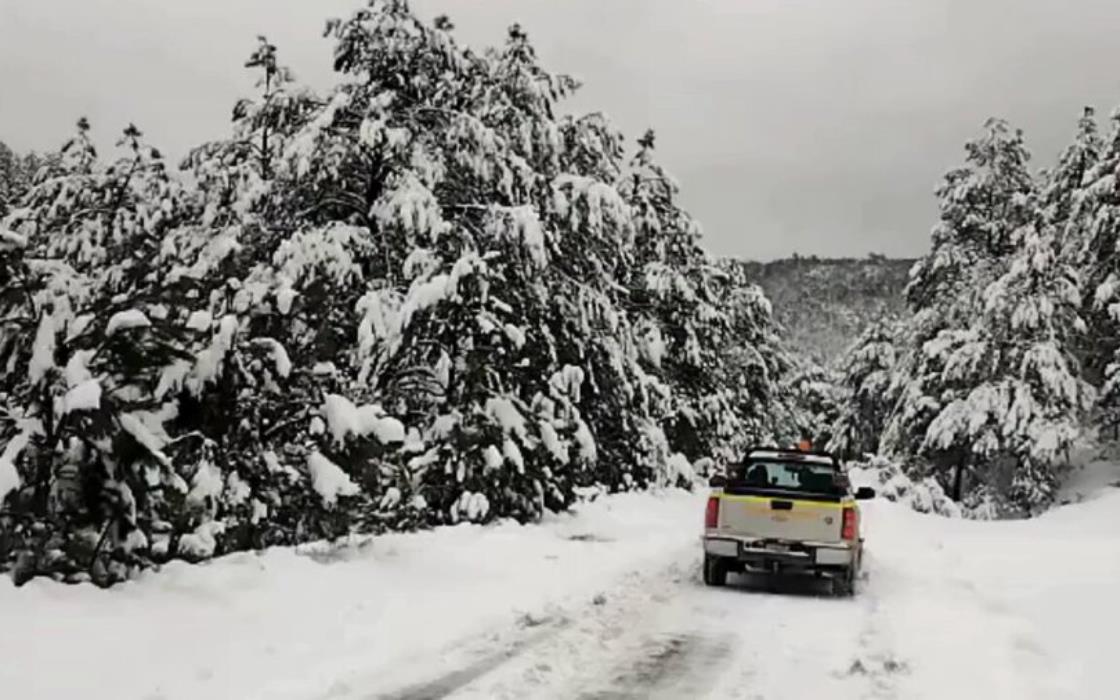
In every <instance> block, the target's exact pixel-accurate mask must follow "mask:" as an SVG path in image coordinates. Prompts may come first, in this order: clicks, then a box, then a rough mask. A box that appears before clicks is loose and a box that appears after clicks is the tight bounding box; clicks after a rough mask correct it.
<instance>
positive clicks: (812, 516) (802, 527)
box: [718, 494, 844, 542]
mask: <svg viewBox="0 0 1120 700" xmlns="http://www.w3.org/2000/svg"><path fill="white" fill-rule="evenodd" d="M843 520H844V506H843V504H841V503H838V502H829V501H811V500H800V499H795V498H782V497H778V496H736V495H730V494H723V496H722V498H721V499H720V508H719V527H718V530H719V531H720V532H722V533H726V534H728V535H734V536H739V537H757V538H762V539H778V540H790V541H812V542H840V541H841V536H840V535H841V530H842V528H843Z"/></svg>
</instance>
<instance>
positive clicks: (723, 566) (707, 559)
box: [704, 554, 727, 586]
mask: <svg viewBox="0 0 1120 700" xmlns="http://www.w3.org/2000/svg"><path fill="white" fill-rule="evenodd" d="M704 584H705V585H708V586H726V585H727V562H726V561H724V560H723V557H713V556H712V555H710V554H705V555H704Z"/></svg>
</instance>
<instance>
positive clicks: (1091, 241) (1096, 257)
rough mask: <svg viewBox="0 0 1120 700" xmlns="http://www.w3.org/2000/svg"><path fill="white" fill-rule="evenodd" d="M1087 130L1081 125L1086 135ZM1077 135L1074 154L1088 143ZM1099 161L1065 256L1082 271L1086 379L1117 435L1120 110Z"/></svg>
mask: <svg viewBox="0 0 1120 700" xmlns="http://www.w3.org/2000/svg"><path fill="white" fill-rule="evenodd" d="M1085 130H1086V127H1085V126H1084V125H1083V127H1082V130H1081V131H1082V133H1083V132H1084V131H1085ZM1085 140H1086V139H1085V137H1084V136H1079V138H1078V142H1077V143H1076V144H1075V145H1074V147H1073V148H1072V149H1071V151H1076V150H1078V149H1079V148H1080V149H1082V150H1086V151H1087V150H1088V149H1087V148H1085V147H1081V146H1079V144H1080V143H1081V142H1082V141H1085ZM1091 143H1092V144H1093V145H1094V146H1096V147H1098V148H1099V149H1100V155H1099V157H1097V158H1093V159H1090V158H1088V157H1086V160H1087V161H1089V162H1088V163H1087V167H1086V168H1085V171H1084V174H1083V177H1082V180H1081V182H1080V186H1079V187H1078V188H1077V189H1076V191H1075V192H1074V193H1073V195H1072V196H1071V197H1070V199H1071V200H1072V202H1073V205H1072V207H1071V210H1070V212H1069V217H1068V221H1067V222H1066V225H1065V231H1066V241H1067V246H1066V257H1067V258H1068V259H1069V260H1070V261H1071V263H1072V264H1073V266H1075V267H1076V268H1077V269H1079V270H1081V271H1082V282H1081V295H1082V299H1083V306H1082V313H1083V315H1084V318H1085V321H1086V325H1087V330H1086V333H1085V338H1084V342H1083V345H1082V352H1081V354H1082V356H1083V357H1084V364H1085V375H1086V377H1087V378H1088V379H1089V380H1090V381H1091V382H1092V383H1093V384H1094V385H1096V386H1098V387H1100V389H1101V391H1100V401H1099V406H1098V414H1099V420H1100V422H1101V425H1102V427H1104V428H1107V429H1110V430H1112V431H1114V432H1115V431H1117V430H1118V429H1120V428H1118V426H1120V392H1118V390H1117V386H1118V383H1117V366H1118V365H1117V362H1116V360H1117V356H1118V355H1117V353H1118V352H1120V341H1118V340H1117V339H1118V338H1120V321H1118V320H1117V319H1118V318H1120V294H1118V290H1120V256H1118V253H1117V250H1118V248H1117V247H1118V245H1120V234H1118V231H1120V189H1118V188H1117V183H1116V172H1117V168H1120V112H1117V113H1116V114H1114V115H1113V118H1112V128H1111V130H1110V133H1109V136H1108V139H1107V142H1106V143H1104V144H1103V145H1100V144H1099V142H1097V141H1092V142H1091Z"/></svg>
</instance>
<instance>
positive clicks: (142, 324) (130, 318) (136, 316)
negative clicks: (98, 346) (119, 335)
mask: <svg viewBox="0 0 1120 700" xmlns="http://www.w3.org/2000/svg"><path fill="white" fill-rule="evenodd" d="M151 325H152V322H151V321H149V320H148V317H147V316H146V315H145V314H144V312H143V311H141V310H139V309H129V310H128V311H118V312H117V313H115V314H113V316H112V317H111V318H110V319H109V324H108V325H107V326H105V335H106V336H107V337H112V336H113V335H114V334H115V333H116V332H117V331H122V330H130V329H133V328H148V327H149V326H151Z"/></svg>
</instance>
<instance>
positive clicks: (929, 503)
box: [850, 457, 975, 518]
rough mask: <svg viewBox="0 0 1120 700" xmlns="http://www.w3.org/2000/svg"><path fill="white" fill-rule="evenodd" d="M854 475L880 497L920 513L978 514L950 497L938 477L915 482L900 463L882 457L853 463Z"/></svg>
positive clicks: (859, 482)
mask: <svg viewBox="0 0 1120 700" xmlns="http://www.w3.org/2000/svg"><path fill="white" fill-rule="evenodd" d="M850 475H851V479H852V483H853V484H855V485H856V486H870V487H871V488H873V489H875V491H876V495H878V496H879V497H881V498H884V499H886V500H888V501H895V502H898V503H902V504H904V505H907V506H909V507H911V508H913V509H914V510H916V511H918V512H919V513H936V514H937V515H944V516H946V517H949V518H960V517H965V516H972V515H975V514H972V513H968V512H966V511H964V510H963V509H962V508H961V506H960V505H959V504H957V503H955V502H954V501H953V500H952V499H951V498H949V496H948V495H947V494H946V493H945V490H944V489H942V488H941V484H939V483H937V481H936V480H935V479H933V478H930V477H927V478H925V479H922V480H921V481H914V480H912V479H911V478H910V477H908V476H906V474H904V473H903V471H902V469H901V468H900V467H899V466H898V464H896V463H894V462H891V461H889V460H886V459H884V458H882V457H872V459H871V461H869V462H866V463H863V464H855V465H853V466H852V468H851V471H850Z"/></svg>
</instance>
